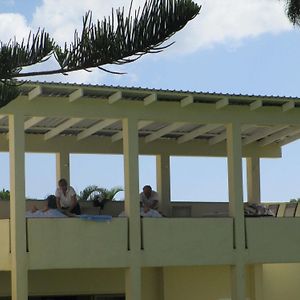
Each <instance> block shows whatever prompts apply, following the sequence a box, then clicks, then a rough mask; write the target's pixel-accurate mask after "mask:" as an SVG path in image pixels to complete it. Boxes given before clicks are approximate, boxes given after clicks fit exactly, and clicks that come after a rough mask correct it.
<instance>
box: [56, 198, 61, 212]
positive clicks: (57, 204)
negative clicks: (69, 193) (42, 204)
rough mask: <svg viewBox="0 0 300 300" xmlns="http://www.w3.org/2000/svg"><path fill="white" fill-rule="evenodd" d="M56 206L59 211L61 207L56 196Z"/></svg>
mask: <svg viewBox="0 0 300 300" xmlns="http://www.w3.org/2000/svg"><path fill="white" fill-rule="evenodd" d="M56 206H57V208H58V209H61V205H60V197H57V196H56Z"/></svg>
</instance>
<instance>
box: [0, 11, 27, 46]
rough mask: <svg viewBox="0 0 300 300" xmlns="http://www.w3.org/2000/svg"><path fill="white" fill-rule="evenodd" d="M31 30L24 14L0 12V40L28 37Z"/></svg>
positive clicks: (6, 40)
mask: <svg viewBox="0 0 300 300" xmlns="http://www.w3.org/2000/svg"><path fill="white" fill-rule="evenodd" d="M29 32H30V27H29V26H28V24H27V22H26V19H25V17H24V16H22V15H20V14H13V13H5V14H0V40H1V41H2V42H8V41H9V40H11V39H14V38H16V39H17V40H18V41H20V40H22V39H23V38H27V37H28V34H29Z"/></svg>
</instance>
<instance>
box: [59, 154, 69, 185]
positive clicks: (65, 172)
mask: <svg viewBox="0 0 300 300" xmlns="http://www.w3.org/2000/svg"><path fill="white" fill-rule="evenodd" d="M61 178H64V179H66V180H67V181H68V183H70V154H69V153H68V152H63V151H62V152H59V153H56V183H57V182H58V181H59V180H60V179H61Z"/></svg>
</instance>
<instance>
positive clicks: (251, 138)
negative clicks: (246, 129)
mask: <svg viewBox="0 0 300 300" xmlns="http://www.w3.org/2000/svg"><path fill="white" fill-rule="evenodd" d="M287 127H289V126H288V125H284V126H283V125H279V126H275V127H272V128H266V129H265V130H263V129H261V130H260V131H259V132H257V133H254V134H252V135H250V136H248V137H246V138H244V139H243V141H242V144H243V145H248V144H250V143H252V142H255V141H257V140H259V139H262V138H264V137H267V136H268V135H270V134H273V133H275V132H277V131H280V130H282V129H285V128H287Z"/></svg>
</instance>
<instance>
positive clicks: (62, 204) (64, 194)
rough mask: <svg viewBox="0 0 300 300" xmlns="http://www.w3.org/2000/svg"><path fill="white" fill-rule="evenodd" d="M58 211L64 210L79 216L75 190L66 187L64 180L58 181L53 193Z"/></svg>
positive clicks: (66, 183)
mask: <svg viewBox="0 0 300 300" xmlns="http://www.w3.org/2000/svg"><path fill="white" fill-rule="evenodd" d="M55 196H56V203H57V207H58V209H63V210H66V211H67V212H68V213H72V214H76V215H80V214H81V211H80V206H79V204H78V202H77V198H76V192H75V190H74V189H73V188H72V187H71V186H69V185H68V182H67V180H66V179H64V178H62V179H60V180H59V181H58V188H57V189H56V192H55Z"/></svg>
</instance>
